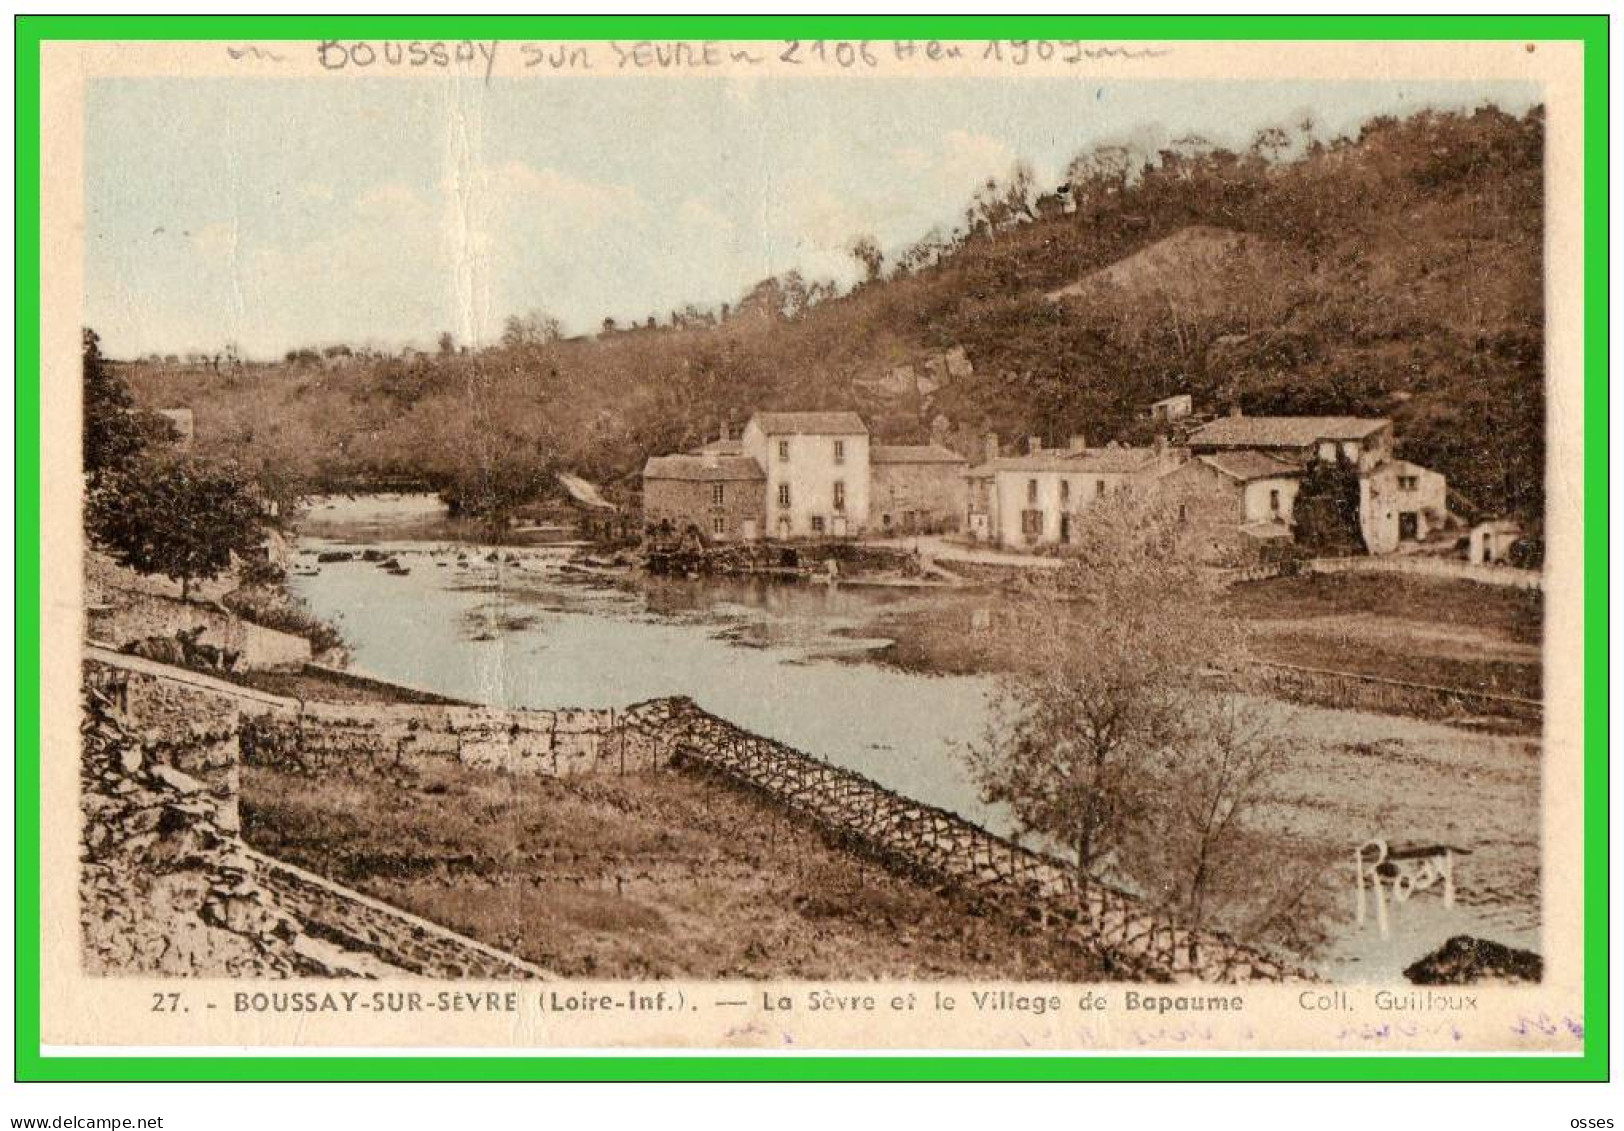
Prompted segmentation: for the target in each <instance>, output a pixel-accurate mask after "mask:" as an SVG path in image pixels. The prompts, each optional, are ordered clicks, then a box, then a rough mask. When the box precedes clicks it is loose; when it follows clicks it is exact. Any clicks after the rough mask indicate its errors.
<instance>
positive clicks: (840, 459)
mask: <svg viewBox="0 0 1624 1131" xmlns="http://www.w3.org/2000/svg"><path fill="white" fill-rule="evenodd" d="M835 462H836V463H845V462H846V441H844V440H836V441H835Z"/></svg>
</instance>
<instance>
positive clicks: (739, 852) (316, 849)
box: [243, 765, 1098, 980]
mask: <svg viewBox="0 0 1624 1131" xmlns="http://www.w3.org/2000/svg"><path fill="white" fill-rule="evenodd" d="M243 814H244V828H245V835H246V836H247V839H248V840H249V842H250V843H252V844H253V845H254V846H255V847H257V848H260V849H261V850H263V851H265V852H268V853H271V854H273V855H275V856H277V857H279V858H282V859H285V860H288V861H290V862H292V863H295V864H298V865H301V866H303V867H306V868H309V869H311V870H313V871H316V872H319V873H321V874H323V875H326V876H328V877H330V878H331V879H334V880H336V881H338V882H340V883H344V884H348V885H350V886H353V887H355V888H358V889H360V890H361V891H364V892H366V893H368V894H369V895H372V896H374V897H376V898H379V899H382V900H385V901H387V902H389V903H392V904H394V905H396V906H399V907H402V908H405V909H407V910H409V911H412V912H415V913H416V914H419V915H422V916H423V917H425V918H427V919H430V920H433V921H434V922H437V923H442V924H444V925H445V926H448V927H451V928H452V929H454V930H457V931H461V932H463V933H465V934H468V935H471V936H472V937H474V938H477V939H479V940H481V941H483V942H486V943H489V944H491V945H493V946H498V947H501V948H503V949H505V950H508V951H510V952H513V953H515V954H518V955H521V956H522V957H524V958H526V959H529V960H530V961H532V962H535V963H538V964H540V965H542V966H545V967H547V968H548V969H550V970H553V971H556V972H557V973H559V974H562V975H567V976H573V977H600V978H644V977H679V976H688V977H695V978H716V979H722V978H976V977H998V978H1015V979H1020V978H1026V979H1074V980H1077V979H1087V978H1091V977H1096V976H1098V971H1097V970H1095V969H1094V968H1093V967H1092V966H1091V965H1090V964H1089V963H1088V961H1087V960H1086V959H1085V958H1084V957H1083V956H1082V955H1080V954H1078V953H1077V952H1075V951H1073V950H1070V949H1068V948H1063V947H1058V946H1056V945H1054V944H1052V943H1049V942H1046V941H1044V940H1042V939H1040V938H1037V937H1033V936H1030V935H1026V934H1023V933H1022V932H1021V931H1019V930H1018V929H1017V928H1015V927H1014V926H1012V925H1009V924H1005V923H1002V922H998V921H993V920H989V919H986V918H983V917H980V916H977V915H974V914H970V913H967V912H966V911H965V910H964V909H962V908H959V907H957V906H955V905H953V904H952V903H950V902H948V901H947V900H946V899H945V898H944V897H942V896H938V895H936V894H934V893H932V892H929V891H927V890H924V889H923V888H921V887H919V886H917V885H915V884H912V883H909V882H907V881H904V880H901V879H898V878H896V877H894V876H892V875H890V874H889V873H887V872H885V871H884V870H882V869H881V868H879V867H878V866H876V865H874V864H871V863H868V862H865V861H863V860H861V859H859V858H857V857H855V856H853V855H851V854H849V853H848V852H846V851H844V850H841V849H838V848H835V847H833V846H831V845H829V844H827V843H826V842H825V841H824V840H823V838H822V837H821V836H820V835H819V834H818V833H816V832H815V831H812V830H810V829H807V828H804V827H800V826H798V825H796V824H794V823H792V822H790V821H789V820H787V819H786V818H784V817H782V816H780V815H778V814H777V813H776V811H774V810H772V809H769V808H765V807H763V806H762V805H760V804H759V803H758V802H756V801H754V800H753V799H750V798H747V797H744V796H741V795H739V794H736V793H733V792H731V791H729V790H728V789H726V788H725V787H723V786H719V785H716V784H714V783H710V782H706V781H702V780H698V779H695V778H691V777H687V776H684V775H680V774H676V773H669V774H646V775H628V776H625V777H609V776H604V777H591V778H574V779H550V778H531V777H524V778H521V777H513V776H510V775H504V774H500V773H494V772H489V771H480V770H473V769H469V768H467V767H463V766H456V765H448V766H445V767H437V768H435V769H432V770H428V771H423V772H421V773H416V772H403V771H400V770H398V769H395V770H391V771H388V772H381V771H380V772H373V771H367V770H363V771H359V772H357V773H356V774H354V775H353V776H347V777H339V778H334V777H323V778H320V779H317V778H314V777H308V776H301V775H297V774H290V773H285V772H280V771H272V770H267V769H264V768H260V767H247V768H245V770H244V773H243Z"/></svg>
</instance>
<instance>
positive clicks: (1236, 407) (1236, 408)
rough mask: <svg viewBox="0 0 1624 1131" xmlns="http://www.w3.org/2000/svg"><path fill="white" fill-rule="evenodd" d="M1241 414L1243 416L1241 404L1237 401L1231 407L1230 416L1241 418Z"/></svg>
mask: <svg viewBox="0 0 1624 1131" xmlns="http://www.w3.org/2000/svg"><path fill="white" fill-rule="evenodd" d="M1240 414H1241V402H1240V401H1236V402H1235V403H1234V404H1232V405H1230V406H1229V415H1231V416H1239V415H1240Z"/></svg>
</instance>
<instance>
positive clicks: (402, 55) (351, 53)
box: [316, 39, 501, 82]
mask: <svg viewBox="0 0 1624 1131" xmlns="http://www.w3.org/2000/svg"><path fill="white" fill-rule="evenodd" d="M500 46H501V40H497V39H489V40H485V39H482V40H472V39H462V40H457V41H455V42H451V41H447V40H421V39H413V40H410V41H405V42H403V41H401V40H397V39H388V40H383V41H381V42H378V43H373V42H370V41H368V40H364V39H360V40H355V41H353V42H350V43H340V42H339V41H338V40H336V39H324V40H322V41H321V42H320V43H319V44H317V45H316V59H317V60H318V61H319V62H320V63H321V65H322V68H323V69H325V70H329V71H342V70H346V69H352V70H362V71H364V70H368V69H371V68H373V67H377V68H379V69H382V68H386V67H387V68H395V67H404V68H408V69H421V68H424V67H433V68H437V69H440V70H449V69H450V68H452V67H459V68H467V67H474V66H478V65H479V64H480V63H481V62H483V64H484V68H485V81H486V82H489V81H490V78H491V74H492V72H493V71H495V70H496V54H497V48H498V47H500Z"/></svg>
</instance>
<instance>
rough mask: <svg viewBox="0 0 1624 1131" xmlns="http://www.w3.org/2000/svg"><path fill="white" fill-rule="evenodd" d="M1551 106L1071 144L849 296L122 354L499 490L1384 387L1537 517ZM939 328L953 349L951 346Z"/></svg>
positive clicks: (252, 428)
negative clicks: (1519, 114)
mask: <svg viewBox="0 0 1624 1131" xmlns="http://www.w3.org/2000/svg"><path fill="white" fill-rule="evenodd" d="M1543 133H1544V122H1543V115H1542V113H1541V112H1540V111H1538V110H1536V111H1534V112H1532V113H1530V114H1529V115H1528V116H1526V117H1524V118H1522V119H1516V118H1512V117H1510V116H1507V115H1505V114H1502V113H1500V112H1498V111H1495V110H1493V109H1485V110H1479V111H1477V112H1475V113H1473V114H1471V115H1447V114H1435V113H1423V114H1419V115H1417V116H1415V117H1412V118H1409V119H1406V120H1404V121H1396V120H1393V119H1379V120H1376V121H1372V122H1369V123H1367V124H1366V125H1365V127H1364V128H1363V129H1362V131H1361V132H1360V135H1359V136H1358V137H1357V138H1344V139H1339V140H1337V141H1334V142H1330V143H1323V142H1314V143H1313V144H1311V145H1309V146H1307V148H1306V151H1305V152H1303V154H1302V155H1301V156H1299V157H1297V158H1295V159H1293V160H1291V161H1288V162H1282V161H1278V160H1273V159H1271V158H1270V157H1269V156H1268V150H1267V149H1266V148H1264V147H1254V149H1253V151H1250V152H1248V153H1245V154H1236V153H1230V152H1227V151H1223V150H1208V151H1204V152H1199V153H1189V152H1178V153H1175V152H1171V151H1169V152H1163V153H1161V154H1158V155H1154V156H1152V157H1149V158H1147V159H1146V160H1145V161H1144V163H1143V164H1142V165H1141V164H1137V163H1130V164H1123V163H1120V162H1117V163H1113V162H1111V161H1107V160H1105V159H1104V158H1103V156H1102V154H1101V153H1085V154H1081V155H1079V158H1078V160H1077V162H1075V163H1074V165H1073V174H1072V180H1071V182H1070V184H1069V186H1068V191H1067V192H1066V193H1065V194H1063V195H1061V194H1047V195H1044V196H1035V195H1033V194H1032V193H1031V192H1030V191H1029V190H1028V189H1027V188H1025V187H1022V186H1020V185H1016V184H1013V183H1012V185H1011V186H1010V187H1009V189H1008V193H1007V195H1005V196H1002V197H998V198H996V199H994V198H993V197H991V196H988V195H984V194H978V197H977V200H976V201H974V202H972V204H971V207H970V208H969V209H968V210H967V212H966V214H965V217H964V221H963V223H962V224H961V226H960V227H959V228H957V229H955V230H954V231H953V232H951V233H949V234H947V235H933V236H931V237H929V238H927V239H925V240H922V241H920V243H919V244H917V245H915V246H914V247H911V248H908V249H904V250H903V251H902V252H900V253H898V254H895V255H893V257H892V259H893V262H891V263H888V264H886V265H885V266H884V268H883V269H882V270H881V271H880V272H879V273H878V274H877V275H876V277H875V278H874V279H873V280H872V281H870V282H868V283H865V284H863V285H860V286H858V287H857V288H856V289H854V290H853V291H851V292H850V293H847V294H843V295H841V294H834V293H833V289H832V288H829V287H822V286H818V285H816V284H809V283H808V282H807V281H805V280H802V279H801V278H800V277H799V276H798V275H795V274H793V273H792V274H790V275H786V276H783V277H781V278H779V279H773V280H764V281H763V282H762V283H761V284H759V285H758V286H757V287H756V288H754V289H753V290H752V292H751V293H750V294H749V295H747V296H745V298H744V299H742V300H741V301H740V303H738V304H736V306H735V307H734V308H733V309H731V310H728V311H726V312H724V313H725V317H722V318H717V317H715V316H697V317H696V316H695V315H694V313H693V312H692V311H689V312H685V313H684V314H682V315H680V316H673V317H672V318H671V319H668V320H664V321H661V322H660V323H658V324H656V325H655V326H652V327H647V328H644V327H639V328H635V329H627V330H615V331H613V332H609V331H606V332H605V333H603V334H600V335H598V336H597V337H595V338H581V339H570V340H564V341H552V342H545V343H542V344H534V345H514V346H512V347H510V348H496V349H490V350H484V351H480V352H477V353H471V354H470V353H452V354H447V355H443V356H415V357H412V358H398V357H397V358H379V357H364V356H339V357H336V358H331V359H327V360H325V361H324V360H323V359H322V358H321V356H320V355H319V354H317V353H315V352H313V351H312V352H308V353H307V354H305V355H302V356H297V357H293V358H291V359H290V360H289V361H288V362H285V363H278V364H274V365H256V364H225V365H220V366H211V365H200V364H191V365H187V364H184V363H177V362H174V361H173V360H171V361H144V362H137V363H130V364H128V365H125V366H124V367H122V371H123V373H124V375H125V377H126V378H127V379H128V380H129V382H130V383H131V386H132V388H133V390H134V391H135V393H136V395H137V398H138V400H139V401H140V402H141V403H143V404H145V405H147V406H150V407H167V406H175V405H189V406H190V407H192V408H193V409H194V410H195V412H196V416H197V434H198V445H199V449H200V450H202V451H204V452H206V453H215V454H218V455H220V456H222V457H229V458H236V459H243V460H246V461H247V462H248V463H249V464H250V465H251V466H252V467H253V468H254V469H256V470H257V471H258V472H260V473H261V474H262V475H264V476H265V477H267V478H268V479H272V480H275V481H277V482H283V483H292V484H301V485H319V484H321V483H323V482H332V481H337V480H344V479H351V478H354V477H357V476H376V475H409V476H412V477H418V478H427V479H429V480H430V481H433V482H436V483H449V482H461V483H462V484H464V485H465V487H469V486H471V487H472V489H475V490H479V489H487V490H496V491H521V492H522V491H523V490H524V489H525V486H526V485H527V484H530V483H532V482H538V481H540V480H541V479H543V478H544V476H543V475H542V472H545V471H547V470H550V469H553V468H558V467H567V468H572V469H575V470H578V471H579V472H581V473H582V474H584V475H586V476H588V477H589V478H592V479H594V480H596V481H600V482H603V483H605V484H607V485H608V488H609V490H610V492H611V493H619V494H621V495H623V496H624V495H626V494H628V493H629V492H633V491H635V488H636V473H637V470H638V469H639V468H640V467H641V465H642V462H643V460H644V458H645V457H646V456H647V455H648V454H650V453H653V452H660V451H669V450H672V449H676V448H680V447H683V446H688V445H691V444H694V443H697V442H699V441H700V440H702V439H705V438H707V437H709V436H712V435H714V434H715V431H716V429H717V428H718V426H719V425H720V424H721V422H722V421H724V420H728V419H731V420H732V421H733V422H734V424H735V425H737V424H740V423H742V422H743V420H744V419H745V418H746V417H747V416H748V415H749V413H750V412H751V411H752V410H754V409H756V408H759V407H780V408H788V407H794V408H827V407H854V408H857V409H858V410H859V411H861V412H863V413H864V414H865V415H866V416H867V417H868V418H869V419H870V420H871V422H872V423H873V425H874V427H875V428H876V431H877V432H879V433H880V434H881V436H882V438H885V439H890V440H904V439H912V438H917V437H919V436H921V435H922V434H923V433H924V431H925V430H926V429H927V428H928V427H929V424H930V422H931V421H932V420H933V419H935V418H936V417H937V416H938V415H941V416H945V417H946V418H947V420H948V421H949V422H950V423H951V424H952V426H953V427H954V429H955V434H956V436H957V437H958V439H959V440H960V441H961V442H963V443H965V444H968V443H969V442H970V439H971V438H972V437H974V436H976V435H979V434H980V433H983V432H985V431H987V430H997V431H999V432H1000V433H1002V434H1004V435H1005V436H1006V437H1007V436H1014V435H1026V434H1031V433H1041V434H1045V435H1048V436H1051V437H1058V436H1061V435H1065V434H1068V433H1072V432H1082V433H1084V434H1087V435H1089V436H1091V437H1100V438H1102V439H1105V438H1110V437H1112V436H1121V437H1124V438H1136V437H1138V436H1139V435H1140V434H1141V433H1142V432H1143V429H1144V428H1145V427H1146V424H1145V421H1144V419H1143V416H1142V411H1143V406H1144V405H1145V404H1147V403H1148V402H1150V401H1152V400H1155V399H1157V398H1159V397H1162V396H1166V395H1169V394H1171V393H1174V392H1190V393H1193V394H1194V395H1195V397H1196V399H1197V401H1198V402H1199V403H1201V404H1202V405H1204V406H1205V407H1208V408H1219V407H1222V406H1226V405H1228V404H1231V403H1239V404H1241V405H1242V406H1243V407H1244V408H1245V409H1246V411H1248V412H1253V413H1277V412H1278V413H1289V412H1302V413H1369V414H1381V415H1391V416H1393V417H1395V419H1396V420H1397V424H1398V434H1399V444H1400V450H1401V454H1403V455H1405V456H1407V457H1409V458H1412V459H1415V460H1417V461H1419V462H1421V463H1424V464H1427V465H1429V466H1433V467H1436V468H1438V469H1439V470H1441V471H1443V472H1444V473H1445V474H1446V475H1448V476H1449V478H1450V481H1451V484H1452V487H1453V488H1454V489H1455V490H1456V492H1457V494H1458V496H1459V498H1460V500H1461V503H1460V505H1462V506H1463V507H1465V508H1467V509H1468V510H1471V511H1481V512H1483V513H1499V512H1503V511H1509V512H1513V513H1517V514H1520V515H1522V516H1523V517H1525V518H1526V519H1529V520H1532V521H1536V522H1537V521H1538V519H1539V516H1540V514H1541V512H1542V509H1543V492H1544V483H1543V474H1544V466H1543V465H1544V436H1543V430H1544V390H1543V375H1544V370H1543V352H1544V339H1543V319H1544V308H1543V293H1542V286H1543V283H1542V254H1543V252H1542V247H1543V237H1542V223H1543V185H1542V174H1541V163H1542V155H1543V144H1544V142H1543ZM1023 193H1024V194H1025V195H1021V194H1023ZM1068 202H1069V203H1068ZM1055 292H1060V294H1058V295H1057V296H1056V297H1055V298H1051V297H1050V296H1051V294H1053V293H1055ZM701 313H702V314H703V312H701ZM957 350H962V351H963V355H962V356H963V357H964V359H965V360H967V361H968V363H969V364H968V365H964V364H956V365H953V366H948V365H946V364H944V363H943V359H944V357H945V356H946V355H947V354H948V352H949V351H957ZM955 356H957V354H955ZM904 367H912V371H913V374H915V375H920V374H928V376H929V378H930V379H929V380H927V381H924V382H920V381H917V380H915V379H914V378H912V377H909V376H907V375H906V373H902V375H901V376H897V375H898V374H899V372H902V371H903V370H904ZM1487 437H1492V438H1493V441H1494V442H1493V443H1492V444H1491V443H1485V438H1487Z"/></svg>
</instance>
